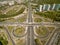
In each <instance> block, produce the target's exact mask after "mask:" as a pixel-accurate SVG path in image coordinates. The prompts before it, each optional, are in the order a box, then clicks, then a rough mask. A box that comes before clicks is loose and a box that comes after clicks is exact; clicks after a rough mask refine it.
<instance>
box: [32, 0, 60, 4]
mask: <svg viewBox="0 0 60 45" xmlns="http://www.w3.org/2000/svg"><path fill="white" fill-rule="evenodd" d="M32 2H33V3H37V4H54V3H56V4H59V3H60V0H33V1H32Z"/></svg>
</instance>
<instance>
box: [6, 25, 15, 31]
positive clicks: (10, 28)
mask: <svg viewBox="0 0 60 45" xmlns="http://www.w3.org/2000/svg"><path fill="white" fill-rule="evenodd" d="M14 27H15V26H7V28H8V30H9V32H12V30H13V29H14Z"/></svg>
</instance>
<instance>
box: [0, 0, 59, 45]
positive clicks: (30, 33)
mask: <svg viewBox="0 0 60 45" xmlns="http://www.w3.org/2000/svg"><path fill="white" fill-rule="evenodd" d="M32 11H33V10H32V7H31V3H30V0H29V1H28V18H27V21H28V22H27V23H25V22H24V23H20V22H14V23H13V22H12V23H10V22H7V23H3V22H2V23H0V26H3V25H10V26H12V25H13V26H14V25H15V26H17V25H21V26H27V32H26V34H24V35H22V36H16V35H15V34H14V30H13V31H12V33H13V35H14V36H15V37H18V38H20V37H23V36H26V38H27V40H26V45H35V43H34V36H35V35H34V26H41V25H42V24H43V25H56V26H57V27H59V26H60V23H58V22H55V23H52V22H43V23H42V22H39V23H35V22H33V14H32ZM4 28H5V29H6V30H5V31H6V32H7V34H8V36H9V38H10V39H11V41H12V43H13V45H16V44H15V42H14V40H13V38H11V35H10V33H9V31H8V29H7V27H4ZM54 33H55V32H53V34H52V35H51V38H52V36H53V35H54ZM51 38H50V39H49V40H48V42H47V43H46V45H48V44H49V43H50V40H51Z"/></svg>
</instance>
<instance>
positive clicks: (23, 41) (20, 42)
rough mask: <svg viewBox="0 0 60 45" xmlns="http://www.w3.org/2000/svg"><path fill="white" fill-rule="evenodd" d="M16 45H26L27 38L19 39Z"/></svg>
mask: <svg viewBox="0 0 60 45" xmlns="http://www.w3.org/2000/svg"><path fill="white" fill-rule="evenodd" d="M16 43H17V44H16V45H25V39H18V40H17V42H16Z"/></svg>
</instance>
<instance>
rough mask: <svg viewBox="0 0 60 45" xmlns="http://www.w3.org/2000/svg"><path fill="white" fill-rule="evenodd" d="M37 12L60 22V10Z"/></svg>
mask: <svg viewBox="0 0 60 45" xmlns="http://www.w3.org/2000/svg"><path fill="white" fill-rule="evenodd" d="M35 14H38V15H40V16H42V17H45V18H50V19H51V20H53V22H54V21H58V22H60V11H46V12H36V13H35Z"/></svg>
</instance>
